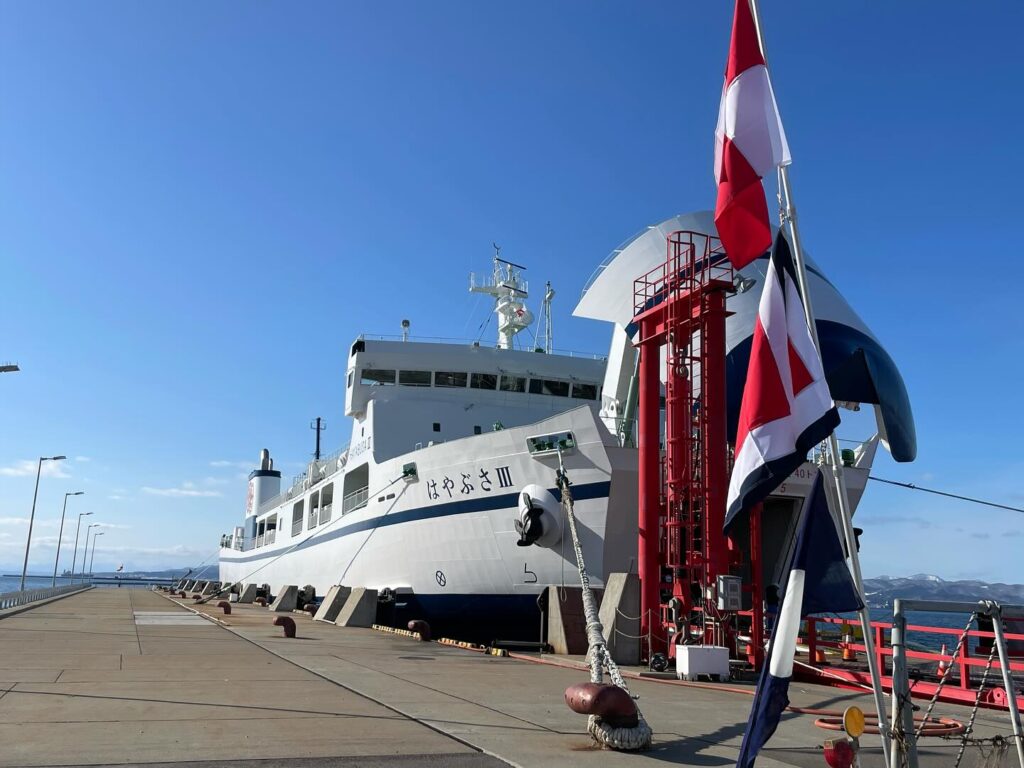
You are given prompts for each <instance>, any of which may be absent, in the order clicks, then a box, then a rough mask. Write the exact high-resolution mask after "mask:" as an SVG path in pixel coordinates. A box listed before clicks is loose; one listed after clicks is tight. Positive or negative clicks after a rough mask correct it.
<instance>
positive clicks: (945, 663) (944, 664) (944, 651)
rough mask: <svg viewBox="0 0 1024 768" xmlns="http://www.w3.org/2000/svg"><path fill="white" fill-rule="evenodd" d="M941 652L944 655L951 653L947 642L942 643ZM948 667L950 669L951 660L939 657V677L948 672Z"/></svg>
mask: <svg viewBox="0 0 1024 768" xmlns="http://www.w3.org/2000/svg"><path fill="white" fill-rule="evenodd" d="M939 653H940V654H942V655H943V656H945V655H946V654H947V653H949V649H947V648H946V644H945V643H943V644H942V649H941V650H940V651H939ZM947 669H949V662H948V661H946V660H945V659H939V669H938V673H939V677H942V676H943V675H944V674H946V670H947Z"/></svg>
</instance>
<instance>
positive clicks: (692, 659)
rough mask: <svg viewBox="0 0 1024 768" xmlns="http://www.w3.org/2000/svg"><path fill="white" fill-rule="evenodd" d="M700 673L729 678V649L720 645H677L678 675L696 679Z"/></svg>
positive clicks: (687, 678) (721, 678) (685, 678)
mask: <svg viewBox="0 0 1024 768" xmlns="http://www.w3.org/2000/svg"><path fill="white" fill-rule="evenodd" d="M699 675H707V676H709V677H713V678H715V679H717V680H728V679H729V649H728V648H723V647H721V646H718V645H677V646H676V677H677V678H679V679H680V680H696V679H697V677H698V676H699Z"/></svg>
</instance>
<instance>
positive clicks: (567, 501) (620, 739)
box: [557, 451, 653, 751]
mask: <svg viewBox="0 0 1024 768" xmlns="http://www.w3.org/2000/svg"><path fill="white" fill-rule="evenodd" d="M557 478H558V481H557V484H558V489H559V490H560V491H561V495H562V508H563V510H564V511H565V517H566V520H568V522H569V533H570V534H571V536H572V546H573V549H574V550H575V551H576V566H577V567H578V568H579V572H580V586H581V587H582V595H583V612H584V615H585V616H586V618H587V645H588V646H589V648H588V651H587V658H588V659H589V662H590V682H592V683H603V682H604V668H605V667H607V668H608V676H609V677H610V678H611V681H612V682H613V683H614V684H615V685H616V686H618V687H619V688H621V689H622V690H624V691H625V692H626V693H629V686H627V685H626V681H625V680H624V679H623V678H622V674H621V673H620V672H619V667H618V665H617V664H616V663H615V661H614V659H612V656H611V654H610V653H609V652H608V644H607V642H606V641H605V638H604V627H603V626H601V618H600V616H599V612H598V607H597V600H595V599H594V591H593V590H592V589H591V588H590V577H589V576H588V575H587V567H586V564H585V563H584V562H583V549H582V547H581V546H580V538H579V535H578V534H577V533H576V517H575V515H574V514H573V503H572V492H571V491H570V490H569V477H568V475H566V473H565V467H563V466H562V453H561V451H559V453H558V474H557ZM587 731H588V732H589V733H590V735H591V737H592V738H593V739H594V741H596V742H597V743H598V744H600V745H602V746H604V747H611V748H612V749H621V750H627V751H638V750H641V749H647V748H649V747H650V746H651V738H652V735H653V734H652V733H651V727H650V726H649V725H648V724H647V721H646V720H644V716H643V714H642V713H641V712H640V708H639V707H637V724H636V725H635V726H633V727H631V728H616V727H613V726H612V725H610V724H609V723H607V722H605V721H604V720H602V719H601V718H600V717H598V716H597V715H591V716H590V717H589V719H588V720H587Z"/></svg>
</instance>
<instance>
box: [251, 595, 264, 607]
mask: <svg viewBox="0 0 1024 768" xmlns="http://www.w3.org/2000/svg"><path fill="white" fill-rule="evenodd" d="M253 602H254V603H256V605H262V606H263V607H264V608H266V607H267V598H265V597H257V598H256V599H255V600H253Z"/></svg>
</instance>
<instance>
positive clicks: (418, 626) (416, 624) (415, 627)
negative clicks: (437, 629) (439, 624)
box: [408, 619, 430, 642]
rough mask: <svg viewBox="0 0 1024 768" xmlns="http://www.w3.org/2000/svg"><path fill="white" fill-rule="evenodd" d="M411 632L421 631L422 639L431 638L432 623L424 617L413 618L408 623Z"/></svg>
mask: <svg viewBox="0 0 1024 768" xmlns="http://www.w3.org/2000/svg"><path fill="white" fill-rule="evenodd" d="M408 627H409V631H410V632H419V633H420V639H421V640H423V641H424V642H425V641H427V640H429V639H430V625H429V624H427V622H425V621H424V620H423V619H413V620H412V621H410V622H409V624H408Z"/></svg>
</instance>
